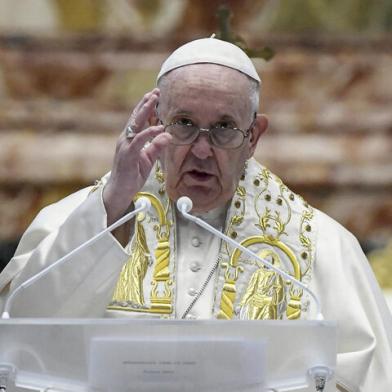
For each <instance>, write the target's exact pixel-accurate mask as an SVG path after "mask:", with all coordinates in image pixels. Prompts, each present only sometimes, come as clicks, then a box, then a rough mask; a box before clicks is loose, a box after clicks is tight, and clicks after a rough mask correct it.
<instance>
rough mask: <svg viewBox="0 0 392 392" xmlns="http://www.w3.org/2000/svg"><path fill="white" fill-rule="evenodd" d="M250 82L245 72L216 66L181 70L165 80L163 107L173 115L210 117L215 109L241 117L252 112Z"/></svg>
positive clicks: (206, 65) (204, 65)
mask: <svg viewBox="0 0 392 392" xmlns="http://www.w3.org/2000/svg"><path fill="white" fill-rule="evenodd" d="M251 86H252V85H251V82H250V80H249V79H248V78H247V77H246V76H245V75H244V74H242V73H241V72H239V71H236V70H234V69H232V68H228V67H225V66H221V65H216V64H192V65H187V66H184V67H180V68H177V69H175V70H173V71H171V72H170V73H168V74H167V75H166V76H165V77H164V79H162V80H161V83H160V84H159V87H160V89H161V103H162V105H163V107H164V108H165V109H166V110H167V111H169V112H173V111H181V110H183V111H192V110H193V111H195V110H196V109H197V110H198V111H200V112H203V113H206V112H207V111H209V110H211V109H212V108H213V109H214V110H215V111H217V112H222V113H221V114H222V115H225V114H227V113H225V112H226V111H230V112H234V113H235V114H236V115H237V116H238V115H241V114H243V113H244V112H246V114H248V113H247V112H248V111H249V110H250V92H251Z"/></svg>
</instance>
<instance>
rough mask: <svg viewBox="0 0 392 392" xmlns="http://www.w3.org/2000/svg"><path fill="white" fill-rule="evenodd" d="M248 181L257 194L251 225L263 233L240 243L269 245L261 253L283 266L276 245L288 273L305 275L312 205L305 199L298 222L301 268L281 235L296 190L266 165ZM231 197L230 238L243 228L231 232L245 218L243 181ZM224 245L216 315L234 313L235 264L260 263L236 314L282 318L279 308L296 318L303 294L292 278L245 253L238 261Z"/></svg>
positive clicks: (236, 254)
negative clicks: (222, 279) (224, 260)
mask: <svg viewBox="0 0 392 392" xmlns="http://www.w3.org/2000/svg"><path fill="white" fill-rule="evenodd" d="M270 182H272V184H270ZM247 184H253V185H254V188H253V191H254V192H255V193H256V195H255V197H254V209H255V212H256V215H257V216H258V221H256V222H257V223H255V226H256V227H258V228H259V229H260V230H261V232H262V235H259V236H258V235H256V236H251V237H248V238H245V239H243V240H242V241H241V245H243V246H245V247H249V246H252V245H255V244H259V245H267V246H268V248H264V249H263V250H262V251H261V253H260V255H261V254H265V255H268V256H269V257H271V258H272V261H273V262H274V263H275V264H277V265H281V266H282V267H283V268H285V266H284V265H282V260H281V259H280V257H281V256H282V254H280V256H279V254H278V253H277V252H276V251H275V250H279V251H280V252H282V253H283V256H284V257H285V258H286V257H287V259H288V260H289V261H290V265H291V269H290V271H289V272H288V273H290V274H291V275H292V276H293V277H294V278H296V279H298V280H302V278H303V277H304V276H305V275H306V274H308V272H309V269H310V267H311V263H312V256H313V245H312V241H311V239H310V237H309V233H310V232H311V231H312V228H311V225H310V221H311V219H312V218H313V210H312V209H311V207H309V206H308V205H307V204H305V203H303V206H304V207H305V210H304V211H303V212H302V215H301V219H300V222H298V223H299V227H298V229H297V230H298V232H299V243H298V245H299V246H301V247H302V248H303V250H304V251H303V252H302V254H306V260H305V262H303V264H304V268H302V270H301V263H300V262H299V259H298V258H297V256H296V253H295V252H294V251H293V250H292V249H291V248H290V247H289V246H288V245H287V244H285V243H284V242H283V241H282V240H281V237H282V236H288V229H287V227H288V224H289V223H290V222H291V221H292V214H293V212H292V205H291V203H293V202H296V197H295V195H294V194H293V193H292V192H291V191H290V190H289V189H288V188H287V187H286V186H285V185H284V184H283V183H282V181H281V180H280V179H279V178H278V177H276V176H274V175H273V174H271V173H270V172H269V170H268V169H266V168H262V169H261V170H260V171H259V173H258V174H257V175H256V176H255V177H254V179H253V180H249V181H247ZM273 184H276V186H275V189H276V190H277V193H274V187H273V186H272V185H273ZM235 197H237V199H236V200H234V206H235V207H236V210H234V215H233V216H232V217H231V219H230V220H229V224H228V226H227V229H226V234H227V235H230V236H231V237H232V238H233V234H234V233H236V232H241V231H242V230H241V228H240V227H238V228H237V229H236V231H234V230H233V226H235V225H236V226H240V225H241V224H242V223H243V221H244V216H245V205H246V204H247V203H246V200H245V198H246V191H245V188H244V187H243V186H241V187H238V188H237V192H236V195H235ZM239 199H240V200H241V206H243V208H242V210H241V211H240V212H238V206H239V205H240V203H239ZM297 200H298V199H297ZM300 200H301V199H300ZM302 201H303V200H302ZM261 207H263V209H261ZM225 247H226V254H227V255H228V256H229V259H230V262H229V263H226V264H225V268H226V272H225V282H224V285H223V289H222V297H221V303H220V310H219V313H218V318H232V317H233V314H234V304H235V303H236V293H237V289H236V281H237V278H238V270H236V268H238V267H239V264H238V263H241V264H249V265H256V266H257V267H258V268H257V270H256V271H254V272H253V274H252V277H251V278H250V280H249V283H248V284H247V287H246V290H245V294H244V295H243V297H242V299H241V301H240V302H239V303H238V305H239V308H240V317H243V318H256V319H264V318H282V317H283V312H285V313H286V317H287V318H288V319H297V318H299V317H300V316H301V300H302V296H303V291H302V290H301V289H299V288H297V287H296V286H295V285H293V284H292V283H291V282H290V281H285V280H284V279H282V278H281V277H280V276H279V275H278V274H276V273H275V272H273V271H270V270H268V268H265V267H264V266H263V265H262V264H261V263H259V262H258V261H255V260H254V261H253V260H250V259H249V258H248V259H246V258H245V257H244V256H243V257H242V260H241V261H240V256H241V253H242V252H241V251H239V250H238V249H235V250H234V251H232V253H231V254H230V251H229V249H228V246H227V245H226V246H225ZM271 248H272V249H271ZM274 249H275V250H274ZM265 252H267V253H265ZM234 271H236V273H234ZM286 298H287V299H286ZM237 313H238V311H237Z"/></svg>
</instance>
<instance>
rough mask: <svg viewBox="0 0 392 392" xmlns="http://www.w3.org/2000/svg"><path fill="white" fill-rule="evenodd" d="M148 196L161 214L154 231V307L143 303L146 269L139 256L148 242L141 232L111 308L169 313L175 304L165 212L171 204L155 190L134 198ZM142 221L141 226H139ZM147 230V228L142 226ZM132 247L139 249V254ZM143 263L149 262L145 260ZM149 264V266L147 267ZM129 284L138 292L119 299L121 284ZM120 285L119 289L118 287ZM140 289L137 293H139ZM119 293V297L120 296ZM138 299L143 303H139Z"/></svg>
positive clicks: (152, 286) (151, 295) (121, 277)
mask: <svg viewBox="0 0 392 392" xmlns="http://www.w3.org/2000/svg"><path fill="white" fill-rule="evenodd" d="M142 196H145V197H147V198H148V199H149V200H150V201H151V205H152V206H153V207H154V209H155V211H156V213H157V215H158V223H157V224H155V225H154V231H155V234H156V238H157V240H158V244H157V247H156V249H155V252H154V254H155V268H154V273H153V278H152V282H151V293H150V303H151V307H150V308H149V307H147V306H145V304H144V299H143V294H142V291H143V280H144V277H145V275H146V269H143V268H141V267H139V265H140V264H141V259H140V257H139V258H138V254H140V253H141V252H142V250H144V249H147V244H146V243H145V236H144V243H143V236H142V234H139V235H136V236H135V238H136V239H135V240H134V241H135V243H136V245H135V248H134V247H132V252H133V253H132V256H131V258H130V260H129V262H128V263H127V264H126V265H125V266H124V268H123V271H122V272H121V274H120V277H119V281H118V283H117V286H116V290H115V293H114V296H113V300H112V302H111V304H110V305H109V306H108V309H112V310H113V309H115V310H127V311H136V312H140V311H142V312H147V313H162V314H170V313H172V312H173V305H172V290H171V286H172V284H173V282H172V279H171V277H170V270H169V262H170V243H169V236H170V228H171V226H172V222H170V221H169V220H168V219H167V217H166V215H167V211H168V207H166V209H165V208H164V207H163V205H162V203H161V201H160V200H159V199H158V198H157V197H156V196H155V195H153V194H151V193H148V192H139V193H138V194H137V195H136V197H135V200H137V199H138V198H140V197H142ZM139 225H140V227H138V226H139ZM141 228H142V225H141V223H139V222H138V223H137V230H138V233H142V231H141ZM143 233H144V230H143ZM133 249H135V250H139V252H137V253H136V254H135V253H134V251H133ZM143 265H144V266H146V265H147V264H146V263H144V264H143ZM146 268H147V267H146ZM130 286H132V289H129V287H130ZM124 287H126V288H128V291H127V292H128V293H129V292H134V293H135V294H134V295H133V296H132V297H128V298H126V297H125V298H126V299H127V301H126V303H123V301H121V300H120V301H119V300H118V299H119V298H121V299H122V298H124V297H123V296H120V294H123V292H122V291H121V290H122V288H124ZM117 288H118V289H117ZM138 292H139V293H140V294H139V295H137V293H138ZM118 296H119V297H118ZM138 302H139V303H140V304H141V305H139V304H138Z"/></svg>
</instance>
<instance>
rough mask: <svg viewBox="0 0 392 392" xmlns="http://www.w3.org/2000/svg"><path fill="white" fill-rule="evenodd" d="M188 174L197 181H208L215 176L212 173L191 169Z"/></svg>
mask: <svg viewBox="0 0 392 392" xmlns="http://www.w3.org/2000/svg"><path fill="white" fill-rule="evenodd" d="M186 174H188V175H189V176H190V177H191V178H192V179H193V180H196V181H207V180H209V179H211V178H212V177H213V175H212V174H209V173H206V172H203V171H199V170H190V171H188V172H187V173H186Z"/></svg>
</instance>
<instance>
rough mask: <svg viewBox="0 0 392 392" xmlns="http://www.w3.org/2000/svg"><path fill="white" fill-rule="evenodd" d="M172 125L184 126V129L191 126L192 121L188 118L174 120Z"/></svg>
mask: <svg viewBox="0 0 392 392" xmlns="http://www.w3.org/2000/svg"><path fill="white" fill-rule="evenodd" d="M174 123H175V124H177V125H181V126H186V127H191V126H193V122H192V120H190V119H189V118H186V117H181V118H178V119H176V120H175V122H174Z"/></svg>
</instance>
